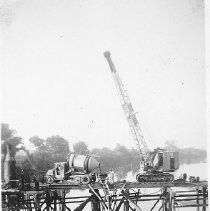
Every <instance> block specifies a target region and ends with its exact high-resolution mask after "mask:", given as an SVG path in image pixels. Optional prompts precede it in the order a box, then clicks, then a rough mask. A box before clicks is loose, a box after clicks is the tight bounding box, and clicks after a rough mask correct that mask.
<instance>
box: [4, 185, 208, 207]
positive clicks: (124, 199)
mask: <svg viewBox="0 0 210 211" xmlns="http://www.w3.org/2000/svg"><path fill="white" fill-rule="evenodd" d="M34 187H35V185H34V184H31V190H27V191H25V190H18V189H9V190H2V211H10V210H11V211H13V210H19V211H21V210H25V211H72V210H74V211H81V210H83V209H84V208H86V210H87V204H88V203H91V210H92V211H119V210H124V211H134V210H135V211H144V210H145V209H144V205H145V203H146V205H147V208H146V210H147V211H148V210H149V211H155V210H158V211H176V210H178V208H189V207H194V208H196V210H197V211H206V210H207V207H208V190H207V187H208V186H207V182H200V183H194V184H193V183H187V182H185V183H156V184H146V183H145V184H139V183H136V182H132V183H131V182H127V183H126V182H121V183H120V182H118V183H115V184H113V185H110V190H109V193H107V192H105V191H103V187H102V186H101V185H100V184H92V185H90V184H89V185H87V186H74V187H72V186H69V185H68V184H63V185H59V184H52V185H46V184H40V186H39V187H38V189H37V190H34ZM151 188H158V189H159V190H158V191H155V192H154V193H147V194H146V193H143V192H142V190H145V189H146V190H147V191H148V190H153V189H151ZM174 188H175V190H174ZM85 189H86V190H89V193H90V194H89V195H86V196H74V197H67V193H68V192H69V191H70V192H72V193H74V191H75V190H85ZM72 205H74V207H75V205H76V208H72V207H73V206H72Z"/></svg>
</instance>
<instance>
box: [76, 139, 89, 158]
mask: <svg viewBox="0 0 210 211" xmlns="http://www.w3.org/2000/svg"><path fill="white" fill-rule="evenodd" d="M73 149H74V152H75V153H76V154H80V155H86V154H89V153H90V151H89V149H88V145H87V144H86V143H85V142H84V141H79V142H77V143H76V144H74V145H73Z"/></svg>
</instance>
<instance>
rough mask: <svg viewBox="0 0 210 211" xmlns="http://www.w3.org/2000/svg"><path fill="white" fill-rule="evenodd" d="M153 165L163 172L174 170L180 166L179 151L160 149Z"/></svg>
mask: <svg viewBox="0 0 210 211" xmlns="http://www.w3.org/2000/svg"><path fill="white" fill-rule="evenodd" d="M153 166H154V167H155V168H156V169H157V170H158V171H162V172H174V171H175V170H177V169H178V168H179V153H178V152H172V151H158V152H157V153H156V154H155V156H154V159H153Z"/></svg>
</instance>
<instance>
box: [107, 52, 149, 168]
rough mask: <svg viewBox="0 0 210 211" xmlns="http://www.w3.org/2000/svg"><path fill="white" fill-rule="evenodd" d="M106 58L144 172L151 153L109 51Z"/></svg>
mask: <svg viewBox="0 0 210 211" xmlns="http://www.w3.org/2000/svg"><path fill="white" fill-rule="evenodd" d="M104 56H105V58H106V59H107V61H108V64H109V67H110V69H111V73H112V76H113V79H114V83H115V87H116V89H117V91H118V94H119V97H120V101H121V105H122V108H123V111H124V113H125V116H126V118H127V121H128V125H129V127H130V130H131V133H132V136H133V139H134V140H135V142H136V146H137V149H138V152H139V158H140V170H142V169H143V167H144V161H146V159H147V153H148V152H149V149H148V146H147V143H146V142H145V139H144V136H143V133H142V131H141V127H140V124H139V122H138V119H137V118H136V113H135V111H134V109H133V106H132V104H131V101H130V98H129V96H128V95H127V93H126V90H125V88H124V85H123V83H122V81H121V79H120V77H119V75H118V73H117V71H116V69H115V66H114V63H113V62H112V59H111V55H110V52H109V51H106V52H104Z"/></svg>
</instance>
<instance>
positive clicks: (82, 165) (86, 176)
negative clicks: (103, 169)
mask: <svg viewBox="0 0 210 211" xmlns="http://www.w3.org/2000/svg"><path fill="white" fill-rule="evenodd" d="M99 167H100V163H99V162H98V161H97V160H96V159H95V158H93V157H92V156H90V155H76V154H71V155H70V157H69V158H68V159H67V160H66V162H59V163H55V167H54V168H53V169H50V170H48V171H47V173H46V182H47V183H53V182H59V181H63V180H66V181H67V182H68V183H72V184H75V185H79V184H83V185H85V184H89V183H91V182H95V180H96V174H95V173H93V172H94V170H96V169H98V168H99Z"/></svg>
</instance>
